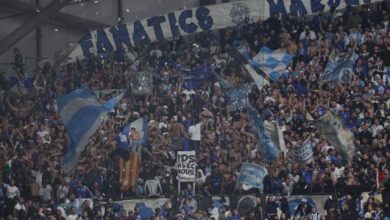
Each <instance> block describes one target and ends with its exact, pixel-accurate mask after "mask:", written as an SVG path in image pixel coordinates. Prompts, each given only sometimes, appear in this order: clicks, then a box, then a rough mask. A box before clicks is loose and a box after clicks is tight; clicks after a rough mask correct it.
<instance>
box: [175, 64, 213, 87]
mask: <svg viewBox="0 0 390 220" xmlns="http://www.w3.org/2000/svg"><path fill="white" fill-rule="evenodd" d="M177 70H178V71H179V72H180V73H181V74H182V76H183V78H184V84H183V86H184V87H185V88H186V89H198V88H200V87H201V86H202V85H203V82H205V81H206V80H207V79H208V78H209V77H210V76H212V70H211V69H210V68H209V67H208V66H198V67H195V68H192V69H189V68H185V67H182V66H178V67H177Z"/></svg>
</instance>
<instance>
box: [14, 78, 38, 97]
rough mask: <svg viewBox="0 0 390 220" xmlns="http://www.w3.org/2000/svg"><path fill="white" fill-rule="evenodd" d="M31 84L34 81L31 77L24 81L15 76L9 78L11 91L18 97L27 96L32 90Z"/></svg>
mask: <svg viewBox="0 0 390 220" xmlns="http://www.w3.org/2000/svg"><path fill="white" fill-rule="evenodd" d="M33 82H34V79H33V78H32V77H31V76H28V77H26V78H25V79H19V77H17V76H11V77H10V87H11V91H12V92H13V93H14V94H16V95H18V96H24V95H27V94H28V93H29V92H31V91H33V90H34V85H33Z"/></svg>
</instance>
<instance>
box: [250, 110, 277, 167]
mask: <svg viewBox="0 0 390 220" xmlns="http://www.w3.org/2000/svg"><path fill="white" fill-rule="evenodd" d="M248 112H249V116H250V124H251V125H252V127H254V128H255V129H256V132H255V133H256V139H257V148H258V149H259V150H260V152H261V153H262V155H263V157H264V159H265V160H266V161H270V160H275V159H277V158H278V157H279V153H280V150H279V148H278V146H277V145H276V144H275V143H274V142H273V141H272V135H271V134H270V133H269V131H268V130H267V129H265V128H264V124H263V120H262V119H261V118H260V117H259V116H258V115H257V113H256V111H255V110H254V109H251V108H249V111H248Z"/></svg>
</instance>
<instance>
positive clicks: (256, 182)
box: [238, 163, 268, 190]
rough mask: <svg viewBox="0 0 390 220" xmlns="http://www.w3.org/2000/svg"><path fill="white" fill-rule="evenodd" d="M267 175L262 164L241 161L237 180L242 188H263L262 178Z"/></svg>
mask: <svg viewBox="0 0 390 220" xmlns="http://www.w3.org/2000/svg"><path fill="white" fill-rule="evenodd" d="M267 175H268V170H267V168H265V167H264V166H261V165H259V164H255V163H243V164H242V166H241V169H240V174H239V176H238V181H239V183H240V184H241V186H242V188H243V189H244V190H249V189H251V188H257V189H260V190H262V189H263V179H264V177H265V176H267Z"/></svg>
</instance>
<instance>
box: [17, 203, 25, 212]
mask: <svg viewBox="0 0 390 220" xmlns="http://www.w3.org/2000/svg"><path fill="white" fill-rule="evenodd" d="M15 209H16V210H17V211H20V210H24V211H26V206H25V205H24V204H20V203H19V202H18V203H16V205H15Z"/></svg>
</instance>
